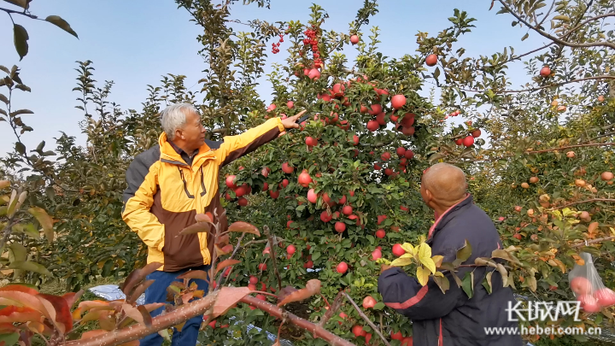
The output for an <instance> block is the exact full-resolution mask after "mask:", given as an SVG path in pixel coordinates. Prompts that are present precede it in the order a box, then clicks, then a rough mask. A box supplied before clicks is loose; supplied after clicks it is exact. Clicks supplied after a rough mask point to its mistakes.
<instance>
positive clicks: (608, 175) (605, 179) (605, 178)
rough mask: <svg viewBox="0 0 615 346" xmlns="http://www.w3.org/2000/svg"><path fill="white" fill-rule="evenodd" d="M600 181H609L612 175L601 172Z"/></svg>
mask: <svg viewBox="0 0 615 346" xmlns="http://www.w3.org/2000/svg"><path fill="white" fill-rule="evenodd" d="M600 179H602V180H603V181H609V180H612V179H613V173H611V172H602V174H600Z"/></svg>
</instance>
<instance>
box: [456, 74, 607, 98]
mask: <svg viewBox="0 0 615 346" xmlns="http://www.w3.org/2000/svg"><path fill="white" fill-rule="evenodd" d="M599 79H613V80H615V76H611V75H602V76H591V77H585V78H579V79H573V80H569V81H566V82H561V83H555V84H549V85H543V86H540V87H536V88H530V89H520V90H503V91H494V92H495V93H496V94H514V93H523V92H534V91H538V90H542V89H547V88H552V87H557V86H562V85H565V84H570V83H577V82H583V81H586V80H599ZM459 90H462V91H466V92H471V93H482V92H485V91H484V90H474V89H459Z"/></svg>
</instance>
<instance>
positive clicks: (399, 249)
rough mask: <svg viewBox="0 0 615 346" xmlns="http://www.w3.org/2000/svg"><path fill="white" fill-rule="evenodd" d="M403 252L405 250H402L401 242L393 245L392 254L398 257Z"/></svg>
mask: <svg viewBox="0 0 615 346" xmlns="http://www.w3.org/2000/svg"><path fill="white" fill-rule="evenodd" d="M405 253H406V250H404V249H403V248H402V247H401V244H395V245H393V255H395V256H396V257H399V256H401V255H403V254H405Z"/></svg>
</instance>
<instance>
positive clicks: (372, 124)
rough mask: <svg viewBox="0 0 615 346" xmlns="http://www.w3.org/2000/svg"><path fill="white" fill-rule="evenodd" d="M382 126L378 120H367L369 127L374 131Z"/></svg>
mask: <svg viewBox="0 0 615 346" xmlns="http://www.w3.org/2000/svg"><path fill="white" fill-rule="evenodd" d="M378 128H380V124H378V122H377V121H376V120H370V121H368V122H367V129H368V130H370V131H372V132H374V131H376V130H378Z"/></svg>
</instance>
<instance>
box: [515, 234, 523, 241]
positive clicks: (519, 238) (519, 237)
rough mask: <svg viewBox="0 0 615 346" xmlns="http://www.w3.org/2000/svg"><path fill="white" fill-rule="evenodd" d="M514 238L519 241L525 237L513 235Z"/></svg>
mask: <svg viewBox="0 0 615 346" xmlns="http://www.w3.org/2000/svg"><path fill="white" fill-rule="evenodd" d="M513 237H515V238H517V239H518V240H521V238H523V237H522V236H521V234H519V233H515V234H513Z"/></svg>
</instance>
